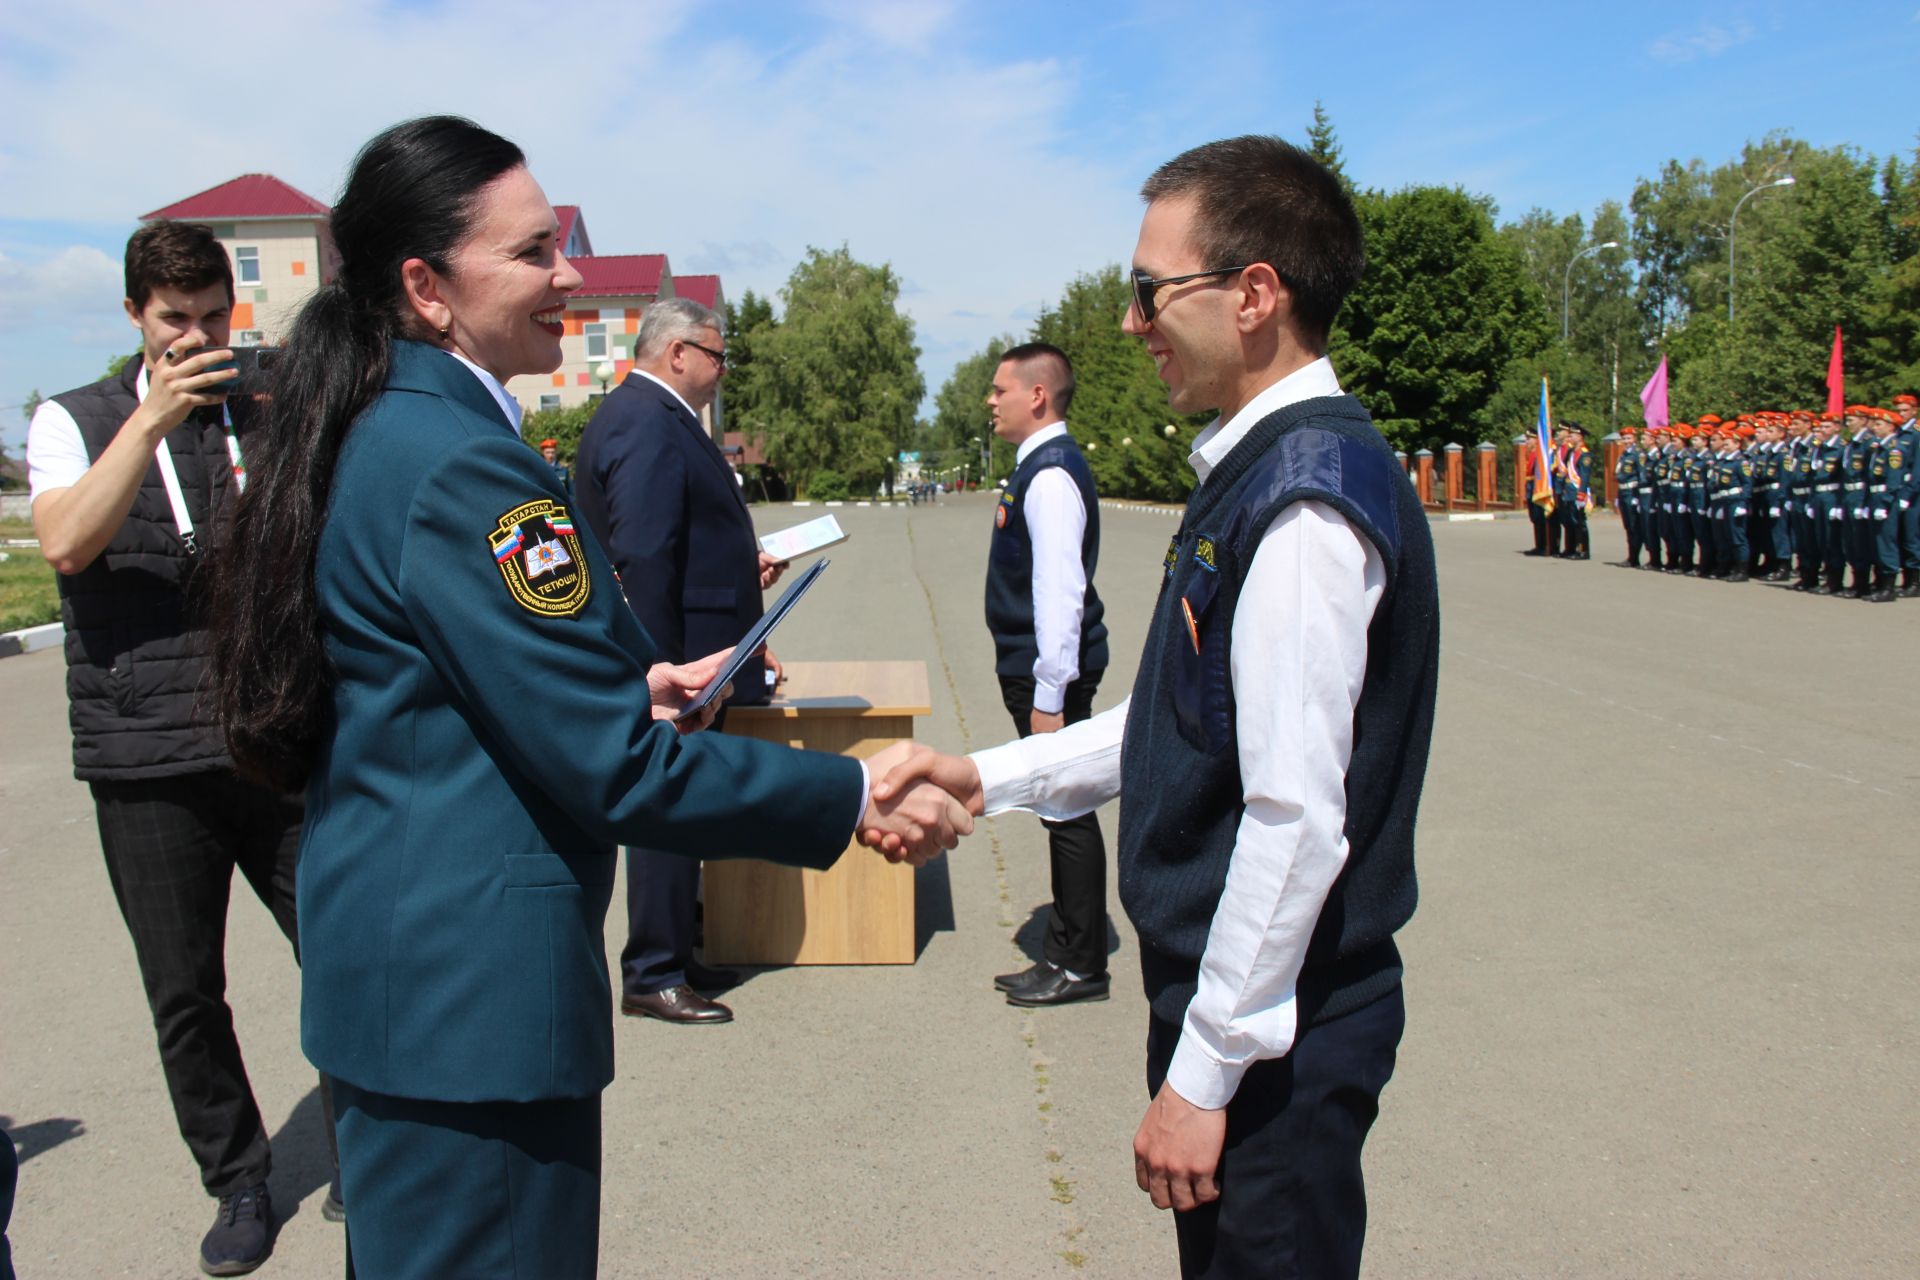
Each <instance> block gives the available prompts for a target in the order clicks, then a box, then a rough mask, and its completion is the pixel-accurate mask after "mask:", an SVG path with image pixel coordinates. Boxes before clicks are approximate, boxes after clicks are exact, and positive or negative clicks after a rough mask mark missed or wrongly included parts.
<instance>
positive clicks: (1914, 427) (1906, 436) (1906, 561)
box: [1893, 393, 1920, 599]
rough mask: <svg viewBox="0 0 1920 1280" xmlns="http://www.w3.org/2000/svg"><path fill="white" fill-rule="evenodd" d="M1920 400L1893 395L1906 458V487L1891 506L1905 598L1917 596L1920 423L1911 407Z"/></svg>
mask: <svg viewBox="0 0 1920 1280" xmlns="http://www.w3.org/2000/svg"><path fill="white" fill-rule="evenodd" d="M1916 409H1920V400H1916V399H1915V398H1914V397H1913V396H1910V395H1906V394H1904V393H1903V394H1901V395H1897V396H1895V397H1894V398H1893V412H1894V415H1895V416H1896V417H1897V418H1899V420H1900V423H1899V427H1898V429H1897V430H1896V431H1895V432H1894V436H1895V438H1896V439H1898V440H1900V441H1901V445H1900V451H1901V453H1902V454H1903V455H1904V456H1905V458H1906V460H1907V465H1908V470H1907V487H1906V489H1905V490H1904V491H1903V492H1902V493H1901V494H1900V495H1899V501H1898V503H1896V504H1895V505H1896V506H1897V508H1898V510H1899V512H1900V531H1899V532H1900V594H1901V595H1902V596H1904V597H1906V598H1908V599H1913V598H1915V597H1920V467H1917V466H1914V465H1913V460H1914V455H1915V454H1916V453H1920V423H1916V420H1915V410H1916Z"/></svg>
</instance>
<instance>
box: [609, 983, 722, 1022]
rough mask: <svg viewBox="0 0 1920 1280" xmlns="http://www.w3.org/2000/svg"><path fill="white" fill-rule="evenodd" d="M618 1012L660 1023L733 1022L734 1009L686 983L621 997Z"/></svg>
mask: <svg viewBox="0 0 1920 1280" xmlns="http://www.w3.org/2000/svg"><path fill="white" fill-rule="evenodd" d="M620 1012H622V1013H624V1014H626V1015H627V1016H628V1017H630V1018H658V1019H660V1021H662V1022H688V1023H695V1022H732V1021H733V1010H731V1009H729V1008H727V1006H725V1005H723V1004H721V1003H720V1002H719V1001H718V1000H709V999H707V998H706V997H705V996H703V995H701V994H700V993H699V992H698V991H695V990H694V989H693V988H692V987H689V986H678V987H667V988H666V989H665V990H662V991H649V992H647V994H645V995H643V996H621V997H620Z"/></svg>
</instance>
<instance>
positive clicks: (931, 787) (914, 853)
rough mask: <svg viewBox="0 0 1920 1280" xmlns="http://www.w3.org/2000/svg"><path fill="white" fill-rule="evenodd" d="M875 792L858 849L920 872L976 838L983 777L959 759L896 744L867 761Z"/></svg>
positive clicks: (910, 744) (909, 744)
mask: <svg viewBox="0 0 1920 1280" xmlns="http://www.w3.org/2000/svg"><path fill="white" fill-rule="evenodd" d="M867 776H868V779H869V781H870V782H871V784H872V787H873V794H872V795H871V796H870V797H869V798H868V803H867V812H866V814H865V816H864V817H863V818H862V819H861V822H860V830H859V831H858V832H857V833H856V834H857V836H858V838H859V840H860V843H861V844H863V845H866V846H867V847H868V848H869V849H874V850H877V851H878V852H879V853H880V854H881V855H882V856H883V857H885V858H886V859H887V861H889V862H902V861H905V862H911V863H913V865H914V866H916V867H917V866H919V865H921V864H922V863H924V862H926V861H927V860H928V859H930V858H933V857H937V856H938V855H939V851H940V850H941V849H951V848H953V847H954V845H956V844H958V843H959V841H960V837H961V836H964V835H971V834H972V833H973V816H974V815H975V814H977V813H979V812H980V811H981V807H982V806H980V805H979V804H977V803H969V801H968V796H969V795H971V796H974V797H976V798H977V797H978V795H979V792H980V775H979V772H978V771H977V770H975V769H974V767H973V764H972V763H971V762H970V761H968V760H966V759H964V758H961V757H956V756H944V755H941V754H940V753H939V752H937V751H935V750H934V749H933V748H931V747H927V746H922V745H921V744H920V743H918V742H897V743H895V744H894V745H893V746H891V747H888V748H887V749H886V750H884V751H881V752H879V753H878V754H876V755H873V756H870V757H868V759H867Z"/></svg>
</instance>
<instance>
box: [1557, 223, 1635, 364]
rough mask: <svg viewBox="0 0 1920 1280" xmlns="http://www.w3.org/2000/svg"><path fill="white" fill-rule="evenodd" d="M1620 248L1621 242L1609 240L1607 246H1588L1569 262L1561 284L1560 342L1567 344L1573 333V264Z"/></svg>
mask: <svg viewBox="0 0 1920 1280" xmlns="http://www.w3.org/2000/svg"><path fill="white" fill-rule="evenodd" d="M1619 247H1620V242H1619V241H1618V240H1609V241H1607V242H1606V243H1605V244H1595V245H1588V246H1587V247H1586V248H1584V249H1582V250H1581V251H1580V252H1578V253H1576V254H1574V255H1573V257H1571V258H1569V259H1568V260H1567V274H1566V277H1565V279H1563V280H1562V281H1561V282H1560V341H1562V342H1565V341H1566V340H1567V334H1568V333H1569V332H1571V329H1572V327H1571V325H1570V324H1569V317H1570V315H1571V311H1570V308H1571V306H1572V303H1573V264H1574V263H1576V262H1578V261H1580V259H1582V258H1584V257H1586V256H1587V255H1588V254H1590V253H1598V252H1600V251H1601V250H1602V249H1618V248H1619Z"/></svg>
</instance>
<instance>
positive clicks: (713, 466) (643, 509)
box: [574, 374, 767, 705]
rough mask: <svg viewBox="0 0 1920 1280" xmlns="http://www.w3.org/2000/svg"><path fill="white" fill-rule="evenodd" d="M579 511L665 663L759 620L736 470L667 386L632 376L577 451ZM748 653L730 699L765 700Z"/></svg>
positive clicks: (760, 672)
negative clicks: (602, 549) (605, 551)
mask: <svg viewBox="0 0 1920 1280" xmlns="http://www.w3.org/2000/svg"><path fill="white" fill-rule="evenodd" d="M574 466H575V469H576V470H575V476H574V488H575V493H576V496H577V497H578V500H579V503H580V514H581V516H582V517H583V518H584V519H585V520H586V522H587V525H588V527H589V528H591V529H592V530H593V532H594V536H595V537H597V538H599V539H600V542H601V544H602V545H603V546H604V547H605V548H606V550H607V554H608V555H609V556H610V557H612V559H613V567H614V571H615V572H616V573H618V574H619V575H620V585H621V588H622V589H623V590H625V592H626V593H627V603H628V604H629V605H630V606H632V608H633V614H634V617H636V618H638V619H639V620H640V624H641V625H642V626H644V627H645V628H646V629H647V634H648V635H650V636H652V637H653V640H654V643H655V645H657V646H658V648H659V653H660V658H661V660H662V661H665V662H686V661H688V660H689V659H692V658H699V657H704V656H705V655H707V654H709V653H712V652H714V651H715V650H717V649H725V648H727V647H728V646H729V645H732V644H733V643H735V642H736V641H738V640H739V639H740V638H741V637H742V636H744V635H746V634H747V632H749V631H751V630H752V629H753V624H754V623H756V622H758V621H759V620H760V612H761V606H760V554H759V553H760V542H759V539H758V537H757V536H756V535H755V534H754V531H753V518H752V517H751V516H750V515H748V514H747V503H746V499H745V497H743V496H742V494H741V492H740V485H739V483H738V482H737V481H736V480H735V479H734V478H733V469H732V468H731V467H729V466H728V465H727V460H726V459H725V458H724V457H723V456H722V455H721V453H720V450H719V448H718V447H716V446H715V445H714V443H713V441H712V439H711V438H709V437H708V435H707V433H706V431H705V430H703V429H702V428H701V426H700V420H699V419H698V418H696V417H694V416H693V415H692V414H691V413H689V412H688V411H687V407H686V406H685V405H683V404H681V403H680V401H679V400H678V399H677V398H676V397H675V396H674V394H673V393H672V392H670V391H668V390H667V389H666V388H665V387H663V386H661V385H660V384H658V383H656V382H654V381H652V380H651V379H649V378H645V377H642V376H640V375H638V374H631V375H629V376H628V377H627V379H626V381H624V382H622V383H621V384H620V385H619V386H618V387H615V388H614V390H613V392H612V394H610V395H609V396H608V397H607V399H606V402H605V403H604V404H602V405H601V406H600V409H599V411H598V412H597V413H595V414H594V415H593V418H592V419H591V420H590V421H589V422H588V423H587V429H586V431H585V432H584V433H583V434H582V435H581V437H580V449H579V452H578V453H577V454H576V455H575V457H574ZM764 670H765V668H764V666H763V664H762V663H761V661H760V660H759V659H758V658H756V659H754V660H752V661H751V662H749V663H747V665H746V666H744V667H742V668H741V669H740V674H739V676H738V677H737V678H736V679H735V680H734V685H733V688H734V694H733V697H732V699H731V702H732V703H734V704H736V705H737V704H742V703H754V702H765V701H766V700H767V693H766V677H765V675H764Z"/></svg>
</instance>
